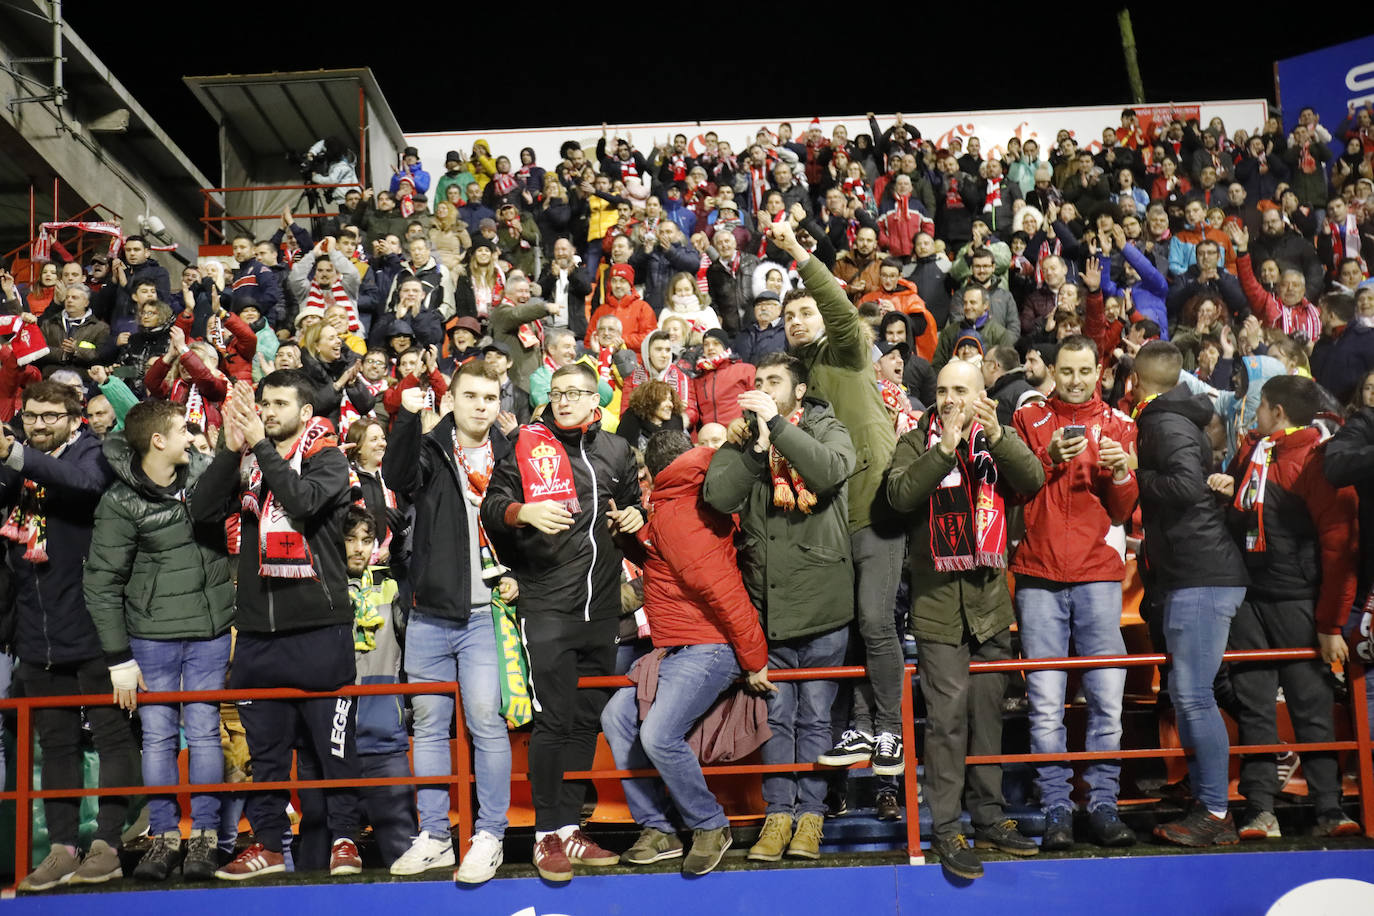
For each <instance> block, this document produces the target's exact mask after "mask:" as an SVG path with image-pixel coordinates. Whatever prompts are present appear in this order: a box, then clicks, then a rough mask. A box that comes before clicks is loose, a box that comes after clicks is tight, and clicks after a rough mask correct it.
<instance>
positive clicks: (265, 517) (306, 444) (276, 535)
mask: <svg viewBox="0 0 1374 916" xmlns="http://www.w3.org/2000/svg"><path fill="white" fill-rule="evenodd" d="M338 447H339V438H338V436H336V435H334V424H332V423H330V422H329V421H328V420H326V419H325V418H324V417H312V418H311V419H310V420H309V421H308V422H307V423H306V425H305V429H304V430H302V431H301V434H300V436H299V437H297V439H296V441H295V443H294V444H293V445H292V446H291V450H290V451H289V452H287V454H286V456H285V458H286V463H287V464H288V465H290V467H291V470H292V472H293V473H295V474H296V475H297V476H299V475H300V473H301V465H302V464H303V462H304V461H305V459H307V458H313V457H314V456H315V455H318V454H319V453H320V452H322V451H324V450H325V449H327V448H338ZM239 474H240V476H241V478H242V480H243V483H244V489H243V500H242V503H243V511H244V512H247V513H249V514H250V515H252V516H253V517H255V518H257V519H258V572H259V573H260V574H261V575H263V576H267V577H271V578H277V579H317V578H319V576H318V575H316V573H315V556H314V554H313V553H312V552H311V550H310V544H309V542H308V541H307V540H306V538H305V532H304V530H303V529H302V528H301V526H300V524H299V523H298V522H296V521H295V520H294V519H292V518H291V517H290V516H289V515H287V514H286V510H285V509H283V508H282V506H281V503H280V502H279V501H278V500H277V498H276V494H274V493H273V492H271V491H270V490H269V491H267V493H266V495H264V494H263V489H264V487H263V479H262V468H260V467H259V466H258V457H257V456H256V455H254V454H253V453H252V452H251V451H250V452H248V453H246V454H245V455H244V456H243V462H242V464H241V465H240V467H239Z"/></svg>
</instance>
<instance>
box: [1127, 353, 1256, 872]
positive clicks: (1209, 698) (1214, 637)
mask: <svg viewBox="0 0 1374 916" xmlns="http://www.w3.org/2000/svg"><path fill="white" fill-rule="evenodd" d="M1182 365H1183V356H1182V354H1181V353H1179V351H1178V348H1177V347H1176V346H1174V345H1173V344H1171V343H1169V342H1168V341H1166V340H1155V341H1151V342H1149V343H1148V344H1146V345H1145V346H1143V347H1141V348H1140V352H1139V353H1137V354H1136V358H1135V363H1134V371H1133V373H1132V379H1133V381H1134V394H1135V405H1136V406H1135V411H1134V416H1135V420H1136V422H1137V424H1139V426H1138V433H1137V435H1138V436H1139V443H1140V444H1139V455H1140V458H1139V461H1140V464H1139V470H1138V471H1137V472H1136V479H1137V481H1138V483H1139V487H1140V510H1141V515H1142V518H1143V520H1144V524H1145V543H1144V554H1145V557H1144V559H1145V564H1146V569H1147V571H1148V579H1147V581H1148V582H1149V584H1150V590H1151V591H1152V592H1153V594H1152V596H1151V600H1153V601H1154V602H1156V604H1157V606H1159V607H1161V608H1162V609H1163V615H1164V619H1163V625H1164V637H1165V641H1166V643H1167V647H1168V651H1169V653H1170V654H1171V655H1172V656H1173V668H1172V669H1171V670H1170V673H1169V693H1170V696H1171V698H1172V699H1173V702H1174V709H1175V710H1176V711H1177V713H1178V731H1179V737H1180V738H1181V739H1182V741H1183V743H1184V745H1185V746H1187V747H1191V748H1192V749H1193V757H1191V758H1189V761H1188V771H1189V774H1190V775H1191V777H1192V783H1193V794H1194V796H1195V797H1196V798H1197V802H1196V803H1195V805H1194V806H1193V808H1192V809H1191V810H1190V811H1189V812H1188V814H1187V816H1185V817H1184V818H1182V819H1181V820H1177V821H1172V822H1170V823H1167V824H1161V825H1160V826H1158V827H1156V828H1155V836H1157V837H1158V838H1160V839H1162V840H1166V841H1168V842H1170V843H1177V844H1179V845H1182V846H1212V845H1230V844H1233V843H1236V842H1237V841H1238V838H1237V836H1236V826H1235V821H1234V820H1233V819H1232V817H1231V813H1230V812H1229V811H1228V810H1227V808H1226V770H1227V766H1228V764H1229V759H1230V758H1229V754H1228V750H1229V740H1228V738H1227V735H1226V726H1225V725H1224V724H1223V722H1222V719H1221V712H1220V711H1219V710H1218V709H1217V701H1216V698H1215V697H1214V696H1213V693H1212V681H1213V679H1215V677H1216V674H1217V670H1218V669H1219V668H1220V667H1221V654H1222V652H1224V651H1225V649H1226V639H1227V634H1228V633H1229V632H1230V629H1231V620H1232V618H1233V617H1234V616H1235V614H1236V608H1237V607H1239V606H1240V603H1241V601H1243V600H1244V598H1245V586H1246V584H1247V583H1248V576H1247V575H1246V572H1245V564H1244V563H1243V562H1242V560H1241V557H1240V552H1239V551H1238V550H1237V549H1236V545H1235V543H1234V542H1233V541H1232V540H1231V538H1230V536H1229V535H1228V533H1227V531H1226V521H1225V517H1224V515H1223V513H1222V510H1221V508H1220V507H1219V506H1218V505H1217V502H1216V500H1215V498H1214V496H1213V494H1212V491H1211V490H1209V489H1208V488H1207V473H1208V469H1209V468H1210V467H1211V465H1212V446H1211V444H1210V443H1209V442H1208V439H1207V433H1206V431H1205V430H1206V428H1207V425H1208V423H1210V422H1211V419H1212V415H1213V412H1212V406H1211V403H1210V402H1209V401H1207V399H1206V398H1205V397H1194V396H1193V395H1192V394H1190V393H1189V391H1188V388H1187V387H1185V386H1182V385H1180V384H1179V373H1180V371H1181V367H1182Z"/></svg>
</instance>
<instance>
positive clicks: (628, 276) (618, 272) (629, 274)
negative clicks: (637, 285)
mask: <svg viewBox="0 0 1374 916" xmlns="http://www.w3.org/2000/svg"><path fill="white" fill-rule="evenodd" d="M611 276H612V277H620V278H621V279H622V280H624V281H625V282H626V283H630V284H633V283H634V282H635V269H634V268H633V267H631V266H630V265H629V264H616V265H614V266H613V267H611Z"/></svg>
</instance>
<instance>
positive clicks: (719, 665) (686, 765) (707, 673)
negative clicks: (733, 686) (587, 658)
mask: <svg viewBox="0 0 1374 916" xmlns="http://www.w3.org/2000/svg"><path fill="white" fill-rule="evenodd" d="M739 674H740V669H739V662H738V661H737V660H736V659H735V652H734V650H733V649H731V648H730V647H729V646H728V645H725V644H724V643H715V644H709V645H700V646H681V647H679V648H676V649H673V650H672V652H671V654H669V655H668V656H667V657H666V658H664V659H663V662H662V663H661V664H660V665H659V669H658V690H657V692H656V693H655V694H654V703H653V705H652V706H651V707H649V714H648V715H647V716H645V717H644V722H643V724H642V725H641V724H640V721H639V700H638V699H637V698H636V696H635V694H636V688H634V687H622V688H621V689H620V690H618V691H616V693H615V696H613V697H611V700H610V702H609V703H607V704H606V708H605V709H603V710H602V711H601V728H602V730H603V731H605V733H606V742H607V743H608V744H610V746H611V752H612V753H613V754H614V755H615V763H616V766H617V767H620V768H621V769H625V770H634V769H642V768H644V767H646V766H649V765H652V766H653V767H654V769H656V770H658V774H659V777H660V779H661V780H662V783H660V782H659V780H657V779H625V780H622V781H621V782H622V785H623V786H624V788H625V801H626V802H627V803H628V804H629V806H630V814H631V815H633V816H634V819H635V823H637V824H639V825H640V826H641V827H653V828H654V829H655V830H662V831H663V832H665V833H672V832H673V830H674V827H673V825H672V824H671V823H670V822H669V821H668V815H667V813H666V812H667V800H666V799H665V798H664V797H663V792H662V787H663V786H666V787H667V789H668V792H669V794H670V795H671V796H672V799H673V805H674V806H675V807H676V808H677V810H678V813H680V814H681V815H682V820H683V822H684V823H685V824H686V825H687V826H688V827H690V828H691V829H693V830H716V829H718V828H721V827H724V826H726V824H728V823H729V821H728V820H727V819H726V817H725V810H724V809H723V808H721V806H720V802H718V801H716V797H715V795H713V794H712V792H711V790H710V789H709V788H707V786H706V777H705V776H703V775H702V773H701V764H700V763H699V762H697V755H696V753H695V752H694V751H693V750H692V749H691V748H689V747H688V746H687V734H688V733H689V732H690V731H691V730H692V727H693V726H694V725H696V723H697V720H699V719H700V718H701V717H702V716H704V715H706V712H707V710H709V709H710V708H711V707H712V706H713V705H714V704H715V702H716V700H717V699H719V698H720V695H721V694H722V693H724V692H725V690H726V688H728V687H729V686H730V683H731V682H732V681H734V680H735V678H737V677H739Z"/></svg>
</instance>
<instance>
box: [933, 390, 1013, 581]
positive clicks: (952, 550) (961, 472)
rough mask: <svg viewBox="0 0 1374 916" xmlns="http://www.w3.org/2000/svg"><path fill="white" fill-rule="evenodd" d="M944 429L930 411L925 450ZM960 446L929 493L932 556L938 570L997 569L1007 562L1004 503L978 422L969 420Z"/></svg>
mask: <svg viewBox="0 0 1374 916" xmlns="http://www.w3.org/2000/svg"><path fill="white" fill-rule="evenodd" d="M943 433H944V424H942V423H941V422H940V416H939V414H936V413H932V414H931V417H930V427H929V429H928V431H927V433H926V450H927V451H929V450H930V449H933V448H935V447H936V446H937V444H938V443H939V441H940V437H941V435H942V434H943ZM960 446H961V447H959V448H956V449H955V450H954V467H953V468H951V469H950V471H949V473H948V474H946V475H945V478H944V480H942V481H940V485H939V486H938V487H936V488H935V491H934V492H933V493H931V494H930V556H931V559H932V560H933V561H934V562H935V568H936V569H937V570H939V571H940V572H961V571H967V570H972V569H975V568H977V567H979V566H982V567H986V568H989V569H1002V568H1004V567H1005V566H1006V565H1007V515H1006V506H1005V505H1004V503H1003V501H1002V496H1001V494H999V493H998V492H997V465H996V463H995V462H994V461H993V460H992V454H991V451H990V449H991V446H990V445H989V444H988V438H987V435H986V433H984V432H983V427H982V426H981V425H980V424H979V423H977V422H974V424H973V425H972V427H970V429H969V433H968V447H967V450H965V449H964V448H963V447H962V446H963V443H961V444H960Z"/></svg>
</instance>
